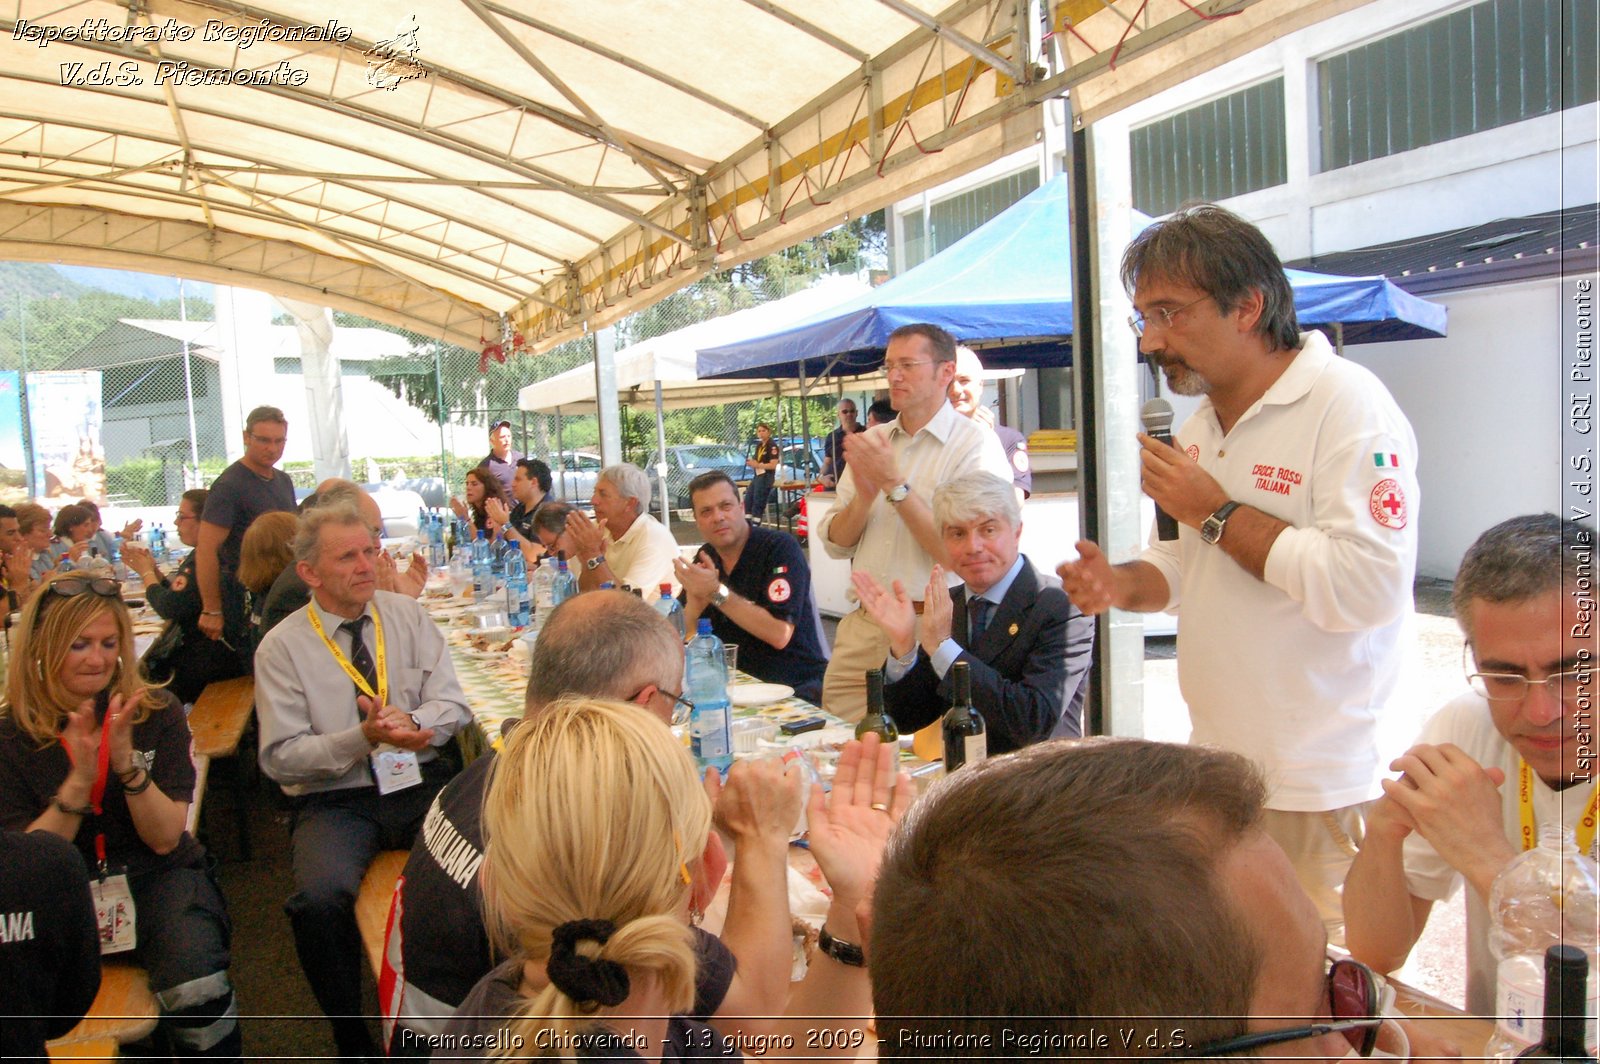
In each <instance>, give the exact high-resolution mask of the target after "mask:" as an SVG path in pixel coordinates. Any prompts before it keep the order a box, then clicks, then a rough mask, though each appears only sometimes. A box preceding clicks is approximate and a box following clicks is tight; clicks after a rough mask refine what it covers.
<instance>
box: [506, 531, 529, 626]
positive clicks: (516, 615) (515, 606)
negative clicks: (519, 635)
mask: <svg viewBox="0 0 1600 1064" xmlns="http://www.w3.org/2000/svg"><path fill="white" fill-rule="evenodd" d="M530 605H531V603H530V602H529V600H528V567H527V565H526V564H525V563H524V562H523V560H522V552H521V551H520V550H519V551H516V552H514V553H512V554H511V555H510V556H508V557H507V558H506V616H507V617H509V618H510V619H511V627H513V628H526V627H527V626H528V622H529V621H530V620H532V619H533V610H532V609H531V608H530Z"/></svg>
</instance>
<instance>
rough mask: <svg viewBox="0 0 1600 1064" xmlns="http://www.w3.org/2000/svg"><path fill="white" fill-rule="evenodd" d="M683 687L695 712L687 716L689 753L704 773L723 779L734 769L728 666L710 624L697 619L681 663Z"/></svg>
mask: <svg viewBox="0 0 1600 1064" xmlns="http://www.w3.org/2000/svg"><path fill="white" fill-rule="evenodd" d="M683 677H684V685H685V686H686V687H687V688H688V697H689V701H691V702H693V703H694V712H693V713H691V714H690V715H689V749H690V752H692V753H693V754H694V759H695V763H696V764H698V765H699V766H700V768H701V771H704V770H705V769H707V768H715V769H716V770H717V771H718V772H720V773H722V774H723V775H724V776H726V775H727V774H728V769H730V768H732V767H733V733H732V732H731V731H730V730H729V728H730V725H731V723H732V722H731V721H730V720H729V713H728V662H727V658H726V655H725V653H724V651H723V649H722V640H720V639H718V638H717V637H716V636H715V635H713V634H711V620H710V619H709V618H707V617H702V618H700V623H699V625H698V628H697V630H696V632H695V637H694V638H693V639H691V640H689V649H688V651H687V658H686V660H685V662H684V670H683Z"/></svg>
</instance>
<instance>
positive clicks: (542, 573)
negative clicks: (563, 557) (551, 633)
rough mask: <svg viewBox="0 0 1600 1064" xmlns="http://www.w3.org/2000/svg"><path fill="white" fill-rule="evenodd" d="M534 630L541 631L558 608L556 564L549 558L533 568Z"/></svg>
mask: <svg viewBox="0 0 1600 1064" xmlns="http://www.w3.org/2000/svg"><path fill="white" fill-rule="evenodd" d="M532 583H533V630H534V631H536V632H537V631H539V630H540V629H542V628H543V627H544V622H545V621H547V620H549V618H550V611H551V610H553V609H555V608H556V597H555V596H556V565H555V562H554V561H552V560H551V559H549V558H543V559H541V560H540V562H539V565H538V567H537V568H535V569H534V570H533V581H532Z"/></svg>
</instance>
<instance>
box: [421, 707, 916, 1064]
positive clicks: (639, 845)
mask: <svg viewBox="0 0 1600 1064" xmlns="http://www.w3.org/2000/svg"><path fill="white" fill-rule="evenodd" d="M896 754H897V751H895V750H892V749H889V748H880V747H879V746H878V744H877V742H876V738H875V737H873V738H871V739H869V740H868V741H867V742H865V743H856V742H851V743H848V744H846V746H845V749H844V750H843V752H842V753H841V755H840V758H839V766H838V771H837V773H836V775H835V778H834V787H833V792H832V794H831V796H829V797H828V798H827V799H826V800H824V797H823V793H822V788H821V787H820V786H814V787H813V788H812V791H811V794H810V796H809V803H808V805H807V809H806V812H807V817H808V825H809V830H810V839H811V851H812V854H813V855H814V856H815V857H816V860H817V864H818V866H819V867H820V868H821V869H822V872H823V874H824V875H825V876H826V877H827V879H828V883H829V885H830V886H831V887H832V888H833V899H832V904H831V906H830V907H829V909H828V915H827V919H826V922H825V923H824V925H823V932H824V933H823V935H822V939H821V944H820V946H819V948H818V949H817V951H816V953H815V954H814V955H813V956H812V958H811V961H810V966H809V970H808V972H807V975H806V977H805V979H804V980H803V981H801V982H800V983H798V984H795V986H794V988H793V990H792V991H791V993H790V994H789V1005H788V1014H789V1017H793V1019H789V1018H786V1017H765V1016H763V1017H744V1016H727V1017H724V1016H721V1015H718V1014H717V1012H718V1009H719V1008H720V1006H721V1003H722V1000H723V997H724V996H725V995H726V993H727V991H728V987H729V984H730V981H731V980H732V977H733V967H734V961H733V955H732V953H730V952H729V950H728V948H727V947H726V946H725V945H723V944H722V942H721V941H719V940H718V939H717V938H715V937H714V936H712V935H710V934H708V933H706V932H704V931H702V930H700V929H699V928H697V927H694V926H692V924H693V923H696V922H698V919H697V914H698V913H700V912H701V911H703V910H704V909H705V907H706V905H707V904H708V903H709V902H710V901H711V898H712V897H713V896H714V895H715V893H716V890H717V887H718V885H719V883H720V881H721V878H722V877H721V866H722V864H723V862H722V860H721V859H720V855H721V848H720V847H719V846H717V845H716V844H715V842H714V841H713V840H712V839H711V837H710V833H711V825H712V806H713V801H712V797H711V795H713V794H717V795H720V797H721V798H722V800H721V801H718V802H717V803H716V816H717V819H718V821H719V822H725V821H726V820H728V819H730V818H736V819H739V820H740V821H741V822H750V821H755V822H757V823H759V824H761V825H762V830H760V831H759V832H757V833H755V834H752V835H748V836H745V837H743V841H742V842H741V849H743V847H746V846H755V845H763V846H765V845H770V846H775V847H777V848H778V852H780V853H782V852H786V850H787V847H788V839H789V833H790V830H791V829H792V828H793V826H794V823H795V820H796V818H797V816H798V814H799V811H800V799H801V787H800V782H799V779H798V776H799V769H798V767H797V766H796V767H793V768H791V769H790V770H789V773H788V774H787V775H784V774H783V766H782V765H781V764H780V763H778V762H776V761H771V760H768V761H765V762H744V763H741V764H738V765H735V766H734V770H733V775H732V776H731V777H730V781H729V783H728V785H727V786H728V793H722V792H721V790H720V788H719V787H718V786H717V785H716V784H714V783H713V784H707V785H702V783H701V781H700V780H699V779H698V778H697V775H696V772H695V768H694V763H693V762H692V761H691V760H690V758H689V753H688V751H687V750H685V749H684V746H683V744H682V743H681V742H679V741H678V739H677V738H676V737H674V736H673V734H672V732H671V730H670V729H668V728H666V727H664V726H663V725H662V722H661V720H660V718H658V717H657V716H655V715H654V714H652V713H650V712H649V711H647V710H644V709H641V708H640V707H638V706H635V705H632V704H629V703H622V702H610V701H603V700H600V699H587V700H577V699H574V700H567V701H560V702H555V703H553V704H551V705H548V706H545V707H544V708H543V709H542V710H541V711H540V712H539V713H538V714H536V715H534V716H531V717H527V718H525V719H524V720H523V721H522V722H521V723H520V724H518V726H517V727H516V729H515V730H514V731H512V732H511V735H510V736H509V738H508V739H507V742H506V748H505V750H504V751H503V752H502V753H501V754H500V755H499V757H498V758H497V759H496V764H495V770H494V777H493V780H492V782H491V783H490V785H489V793H488V796H487V798H486V799H485V802H484V808H483V826H484V831H485V836H486V838H487V847H486V850H485V854H484V862H483V870H482V873H481V875H482V880H481V882H482V886H483V899H484V907H485V911H486V914H487V918H488V919H487V923H488V926H489V929H490V932H489V933H490V936H491V940H492V941H493V942H494V943H496V946H497V948H498V950H499V951H500V955H501V956H504V957H508V958H509V959H508V960H506V961H505V962H504V963H502V964H501V965H499V967H497V968H495V969H493V970H492V971H490V973H489V974H488V975H486V976H484V978H483V979H482V980H480V981H479V983H478V985H477V986H475V987H473V989H472V991H471V992H470V993H469V994H468V995H467V998H466V1000H465V1001H463V1002H462V1004H461V1007H460V1008H459V1009H458V1010H457V1011H456V1015H455V1018H454V1019H452V1020H451V1021H450V1023H449V1025H448V1026H446V1028H445V1030H444V1032H443V1036H444V1038H446V1039H449V1038H451V1036H455V1040H454V1042H453V1043H448V1042H447V1043H446V1044H454V1045H455V1046H457V1047H458V1048H460V1047H466V1046H486V1047H488V1052H487V1053H486V1054H485V1055H487V1056H495V1055H499V1056H502V1057H508V1058H509V1057H519V1058H520V1057H527V1056H560V1057H565V1058H575V1057H576V1058H589V1059H593V1058H606V1059H624V1060H635V1059H639V1058H643V1059H645V1060H650V1061H657V1060H663V1059H679V1058H689V1057H706V1058H717V1059H730V1058H737V1057H738V1056H739V1055H740V1046H741V1045H742V1046H743V1047H744V1048H746V1049H750V1050H752V1051H753V1052H759V1051H765V1050H766V1049H777V1050H779V1052H780V1053H781V1054H782V1055H785V1056H791V1055H795V1054H800V1055H831V1056H837V1055H838V1054H839V1052H840V1050H839V1048H838V1045H839V1043H838V1042H830V1043H829V1047H828V1048H827V1049H826V1050H823V1049H821V1048H820V1047H817V1046H814V1045H813V1046H808V1045H807V1038H806V1032H808V1031H811V1030H814V1029H815V1028H816V1026H817V1024H816V1022H815V1018H817V1017H829V1018H830V1022H829V1024H828V1026H829V1027H830V1028H832V1029H834V1030H835V1031H836V1032H837V1033H838V1034H839V1035H841V1036H843V1037H845V1038H846V1041H847V1042H848V1045H850V1046H851V1047H855V1048H859V1047H860V1046H861V1044H862V1042H863V1041H864V1039H865V1035H864V1033H863V1032H862V1028H861V1025H862V1024H863V1023H864V1022H865V1018H866V1017H867V1016H868V1015H869V1014H870V1011H871V1000H870V993H869V988H868V985H867V971H866V967H865V959H864V955H863V953H862V946H861V943H863V942H864V939H865V935H864V929H863V928H862V927H861V926H860V925H859V924H857V922H856V912H857V910H858V908H859V907H860V906H861V904H862V902H863V901H864V899H865V898H866V896H867V894H868V893H869V892H870V889H871V885H872V881H873V879H874V878H875V876H876V874H877V867H878V861H879V859H880V857H881V854H882V850H883V845H884V842H885V840H886V839H887V838H888V836H889V833H890V831H891V829H892V828H893V827H894V824H895V822H896V821H898V820H899V819H900V817H901V816H903V815H904V813H905V811H906V808H907V807H909V805H910V803H911V798H912V795H913V792H914V788H913V785H912V783H911V780H910V777H909V776H907V775H906V774H905V773H899V774H898V775H897V774H896V772H895V758H896ZM710 775H711V776H713V777H715V776H716V773H714V772H713V773H711V774H710ZM741 777H743V778H741ZM891 785H893V788H894V789H893V790H892V791H891V789H890V788H891ZM735 795H736V796H737V797H733V796H735ZM770 887H771V889H772V890H773V891H774V892H775V895H776V896H777V897H779V898H782V897H783V892H784V887H783V883H782V881H781V879H780V880H779V881H777V882H774V883H772V884H770ZM779 904H780V906H781V904H782V903H781V902H780V903H779ZM783 922H785V921H782V920H780V925H781V924H782V923H783ZM730 930H731V929H730ZM778 939H779V942H778V946H779V948H780V950H783V949H784V947H786V946H787V945H788V942H787V936H784V935H783V934H782V927H781V926H780V929H779V935H778ZM785 952H786V950H785ZM780 957H781V954H780ZM849 1032H855V1034H856V1035H858V1036H859V1037H858V1038H856V1039H854V1040H850V1037H849ZM758 1047H759V1048H758ZM780 1047H781V1048H780ZM497 1049H499V1050H500V1052H499V1053H498V1054H497V1053H496V1050H497Z"/></svg>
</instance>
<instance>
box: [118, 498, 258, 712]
mask: <svg viewBox="0 0 1600 1064" xmlns="http://www.w3.org/2000/svg"><path fill="white" fill-rule="evenodd" d="M209 494H210V492H208V491H206V489H204V488H192V489H190V490H189V491H186V492H184V493H183V496H182V497H181V498H180V499H179V500H178V515H177V517H176V518H175V519H174V520H173V522H172V523H173V526H174V527H175V528H177V530H178V540H179V541H180V542H181V543H182V544H183V545H184V546H185V547H188V548H189V553H188V554H186V555H184V557H183V561H181V562H179V563H178V568H177V570H176V571H175V572H173V573H172V574H171V575H168V574H166V573H163V572H162V571H161V569H160V568H159V567H158V566H157V565H156V562H155V559H154V558H153V557H151V555H150V549H149V548H148V547H144V546H140V545H139V544H137V543H129V544H127V545H126V546H125V547H123V549H122V560H123V562H125V563H126V564H127V566H128V568H129V569H132V570H133V571H134V572H135V573H138V574H139V579H140V580H142V581H143V582H144V595H145V598H146V599H147V600H148V601H149V603H150V608H151V609H153V610H155V611H156V613H157V614H159V615H160V617H161V619H162V620H164V621H166V622H167V624H166V627H165V628H163V629H162V630H161V634H160V635H159V636H157V637H156V641H155V642H154V643H152V644H151V645H150V649H149V650H147V651H146V652H145V655H144V659H143V660H142V661H141V662H140V665H141V666H142V667H143V668H144V672H145V675H146V676H148V677H149V678H150V679H151V680H152V681H153V682H155V683H158V684H164V685H165V686H166V688H167V690H169V691H171V692H172V693H173V694H175V695H177V696H178V701H180V702H182V703H183V704H185V705H190V704H192V703H193V702H194V700H195V699H197V698H199V697H200V692H202V691H204V690H205V689H206V685H207V684H209V683H211V682H212V681H213V680H229V679H232V678H233V677H235V676H242V675H243V674H244V671H245V670H244V664H243V663H242V661H241V660H240V657H239V652H238V648H236V647H230V646H229V645H228V644H227V642H226V641H225V640H222V639H211V638H208V637H207V636H206V635H205V633H203V632H202V631H200V615H201V613H202V612H203V611H204V610H205V606H204V604H203V603H202V602H201V600H200V585H199V584H198V583H196V581H195V577H194V563H195V554H194V546H195V544H197V543H199V542H200V515H201V514H203V513H204V512H205V509H206V496H207V495H209Z"/></svg>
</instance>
